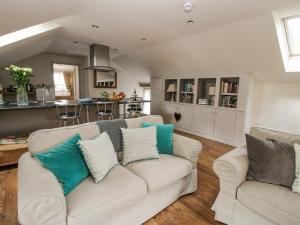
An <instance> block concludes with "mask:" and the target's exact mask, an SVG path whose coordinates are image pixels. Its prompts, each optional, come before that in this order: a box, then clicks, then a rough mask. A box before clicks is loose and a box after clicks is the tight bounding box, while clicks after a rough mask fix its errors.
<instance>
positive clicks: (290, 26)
mask: <svg viewBox="0 0 300 225" xmlns="http://www.w3.org/2000/svg"><path fill="white" fill-rule="evenodd" d="M284 26H285V31H286V40H287V43H288V49H289V55H290V57H300V16H297V17H289V18H285V19H284Z"/></svg>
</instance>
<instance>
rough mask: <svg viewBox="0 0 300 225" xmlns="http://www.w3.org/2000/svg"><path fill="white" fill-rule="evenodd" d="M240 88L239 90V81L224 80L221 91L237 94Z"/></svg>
mask: <svg viewBox="0 0 300 225" xmlns="http://www.w3.org/2000/svg"><path fill="white" fill-rule="evenodd" d="M238 90H239V85H238V83H233V82H224V81H223V82H222V83H221V93H231V94H232V93H234V94H237V93H238Z"/></svg>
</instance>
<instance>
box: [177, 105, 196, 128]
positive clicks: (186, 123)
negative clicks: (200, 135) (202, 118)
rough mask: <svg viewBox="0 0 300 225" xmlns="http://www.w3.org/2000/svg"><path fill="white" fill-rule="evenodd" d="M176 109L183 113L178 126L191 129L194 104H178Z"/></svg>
mask: <svg viewBox="0 0 300 225" xmlns="http://www.w3.org/2000/svg"><path fill="white" fill-rule="evenodd" d="M176 109H177V110H176V111H177V112H178V113H180V114H181V119H180V120H179V121H178V122H176V127H179V128H183V129H187V130H191V129H192V119H193V106H192V105H180V104H178V105H177V106H176Z"/></svg>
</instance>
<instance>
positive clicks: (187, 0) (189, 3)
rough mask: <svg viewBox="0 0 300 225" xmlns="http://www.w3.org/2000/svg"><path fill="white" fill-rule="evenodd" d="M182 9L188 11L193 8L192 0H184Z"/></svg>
mask: <svg viewBox="0 0 300 225" xmlns="http://www.w3.org/2000/svg"><path fill="white" fill-rule="evenodd" d="M183 8H184V11H185V12H187V13H189V12H191V11H192V9H193V3H192V0H185V1H184V5H183Z"/></svg>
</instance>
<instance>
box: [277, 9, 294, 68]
mask: <svg viewBox="0 0 300 225" xmlns="http://www.w3.org/2000/svg"><path fill="white" fill-rule="evenodd" d="M274 21H275V26H276V31H277V36H278V42H279V46H280V51H281V55H282V60H283V64H284V67H285V71H286V72H289V73H290V72H291V73H293V72H300V11H295V12H294V13H293V14H290V12H286V11H283V12H277V13H274Z"/></svg>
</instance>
